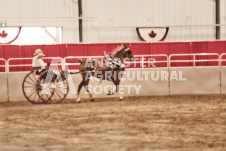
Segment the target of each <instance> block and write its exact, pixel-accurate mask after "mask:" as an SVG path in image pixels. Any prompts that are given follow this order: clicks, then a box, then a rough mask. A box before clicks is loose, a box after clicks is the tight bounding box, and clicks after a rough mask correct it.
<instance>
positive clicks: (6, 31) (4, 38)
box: [0, 27, 21, 44]
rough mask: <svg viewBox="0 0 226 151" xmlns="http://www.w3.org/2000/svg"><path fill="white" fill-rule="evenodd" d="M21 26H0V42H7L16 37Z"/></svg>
mask: <svg viewBox="0 0 226 151" xmlns="http://www.w3.org/2000/svg"><path fill="white" fill-rule="evenodd" d="M20 31H21V27H0V44H9V43H11V42H13V41H15V40H16V39H17V37H18V36H19V34H20Z"/></svg>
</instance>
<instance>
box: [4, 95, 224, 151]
mask: <svg viewBox="0 0 226 151" xmlns="http://www.w3.org/2000/svg"><path fill="white" fill-rule="evenodd" d="M45 150H48V151H49V150H51V151H58V150H59V151H61V150H64V151H68V150H73V151H80V150H91V151H150V150H171V151H175V150H176V151H177V150H178V151H185V150H186V151H187V150H188V151H191V150H192V151H194V150H214V151H215V150H220V151H221V150H222V151H225V150H226V96H222V95H214V96H213V95H209V96H164V97H157V96H156V97H134V98H132V97H131V98H125V99H124V101H118V100H116V99H109V98H106V99H96V102H89V101H88V100H84V101H83V102H82V103H80V104H78V103H76V102H75V101H74V100H66V101H64V102H63V103H62V104H45V105H34V104H31V103H29V102H6V103H0V151H45Z"/></svg>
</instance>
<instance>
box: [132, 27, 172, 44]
mask: <svg viewBox="0 0 226 151" xmlns="http://www.w3.org/2000/svg"><path fill="white" fill-rule="evenodd" d="M136 30H137V34H138V36H139V38H140V39H141V40H142V41H147V42H157V41H163V40H164V39H165V38H166V36H167V34H168V31H169V27H137V28H136Z"/></svg>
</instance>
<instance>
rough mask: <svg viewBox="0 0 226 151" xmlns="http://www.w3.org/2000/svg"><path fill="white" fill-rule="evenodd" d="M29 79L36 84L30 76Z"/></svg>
mask: <svg viewBox="0 0 226 151" xmlns="http://www.w3.org/2000/svg"><path fill="white" fill-rule="evenodd" d="M28 78H29V79H31V81H33V82H34V83H36V81H34V80H33V79H32V78H31V77H30V76H28Z"/></svg>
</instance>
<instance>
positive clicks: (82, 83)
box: [76, 79, 85, 102]
mask: <svg viewBox="0 0 226 151" xmlns="http://www.w3.org/2000/svg"><path fill="white" fill-rule="evenodd" d="M84 83H85V82H84V79H83V80H82V82H81V83H80V84H79V86H78V91H77V98H76V101H77V102H81V100H80V97H79V95H80V91H81V88H82V86H83V85H84Z"/></svg>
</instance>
